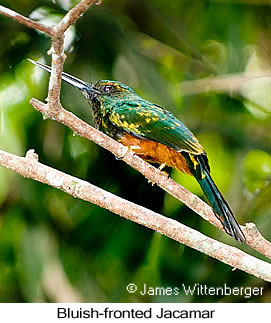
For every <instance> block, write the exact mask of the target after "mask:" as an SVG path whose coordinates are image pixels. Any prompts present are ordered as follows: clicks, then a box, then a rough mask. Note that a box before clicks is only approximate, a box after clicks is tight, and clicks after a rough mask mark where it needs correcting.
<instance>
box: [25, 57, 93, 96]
mask: <svg viewBox="0 0 271 323" xmlns="http://www.w3.org/2000/svg"><path fill="white" fill-rule="evenodd" d="M27 60H28V61H29V62H30V63H32V64H34V65H36V66H38V67H40V68H42V69H43V70H45V71H47V72H49V73H51V71H52V68H51V67H50V66H48V65H45V64H42V63H39V62H36V61H33V60H32V59H29V58H28V59H27ZM61 78H62V80H63V81H65V82H67V83H69V84H71V85H72V86H74V87H76V88H77V89H79V90H81V91H88V92H97V94H98V93H99V91H97V90H96V89H95V88H93V86H92V85H91V84H89V83H87V82H84V81H81V80H79V79H78V78H76V77H74V76H72V75H69V74H67V73H65V72H62V75H61Z"/></svg>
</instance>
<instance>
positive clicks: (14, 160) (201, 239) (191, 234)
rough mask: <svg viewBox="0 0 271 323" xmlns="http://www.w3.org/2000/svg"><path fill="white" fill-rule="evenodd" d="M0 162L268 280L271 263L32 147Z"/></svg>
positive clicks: (4, 154)
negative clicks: (45, 160)
mask: <svg viewBox="0 0 271 323" xmlns="http://www.w3.org/2000/svg"><path fill="white" fill-rule="evenodd" d="M0 165H2V166H4V167H6V168H8V169H10V170H13V171H15V172H17V173H18V174H20V175H22V176H24V177H27V178H32V179H34V180H36V181H39V182H41V183H44V184H48V185H50V186H53V187H55V188H57V189H60V190H62V191H64V192H66V193H68V194H70V195H72V196H73V197H75V198H80V199H82V200H84V201H88V202H91V203H93V204H96V205H99V206H100V207H103V208H105V209H107V210H109V211H111V212H113V213H115V214H118V215H120V216H121V217H124V218H126V219H128V220H131V221H133V222H136V223H138V224H141V225H143V226H145V227H148V228H151V229H153V230H155V231H157V232H159V233H161V234H163V235H165V236H167V237H169V238H171V239H173V240H175V241H177V242H179V243H183V244H185V245H187V246H189V247H191V248H193V249H195V250H198V251H200V252H202V253H205V254H207V255H209V256H211V257H213V258H215V259H218V260H220V261H222V262H224V263H225V264H228V265H230V266H232V267H234V268H238V269H240V270H243V271H245V272H247V273H249V274H252V275H254V276H256V277H258V278H260V279H263V280H266V281H269V282H271V264H269V263H267V262H264V261H262V260H259V259H257V258H255V257H253V256H250V255H248V254H246V253H244V252H243V251H241V250H239V249H237V248H234V247H231V246H228V245H226V244H223V243H221V242H218V241H216V240H214V239H211V238H209V237H206V236H204V235H203V234H202V233H200V232H198V231H196V230H194V229H191V228H189V227H187V226H185V225H183V224H181V223H179V222H177V221H175V220H173V219H170V218H166V217H164V216H162V215H161V214H158V213H155V212H153V211H150V210H148V209H146V208H144V207H142V206H139V205H136V204H134V203H132V202H129V201H127V200H125V199H123V198H120V197H118V196H116V195H114V194H112V193H109V192H107V191H105V190H103V189H101V188H99V187H96V186H94V185H92V184H90V183H88V182H86V181H83V180H81V179H78V178H76V177H73V176H70V175H68V174H65V173H63V172H60V171H58V170H55V169H53V168H51V167H48V166H46V165H43V164H41V163H39V162H38V156H37V155H36V154H35V153H34V150H30V151H28V152H27V154H26V157H25V158H23V157H18V156H15V155H12V154H9V153H7V152H4V151H1V150H0Z"/></svg>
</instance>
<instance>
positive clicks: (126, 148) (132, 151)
mask: <svg viewBox="0 0 271 323" xmlns="http://www.w3.org/2000/svg"><path fill="white" fill-rule="evenodd" d="M136 149H140V147H139V146H124V147H123V151H124V152H123V154H122V155H121V156H120V157H116V159H117V160H122V159H123V158H124V157H125V156H126V154H127V152H131V153H133V154H134V153H135V150H136Z"/></svg>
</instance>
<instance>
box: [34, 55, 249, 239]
mask: <svg viewBox="0 0 271 323" xmlns="http://www.w3.org/2000/svg"><path fill="white" fill-rule="evenodd" d="M30 61H31V60H30ZM31 62H32V63H33V64H35V65H37V66H39V67H41V68H43V69H45V70H46V71H48V72H50V71H51V68H50V67H49V66H46V65H43V64H40V63H37V62H34V61H31ZM62 79H63V80H64V81H66V82H68V83H69V84H71V85H73V86H75V87H76V88H78V89H80V90H81V91H82V93H83V95H84V96H85V98H86V99H87V100H88V102H89V103H90V105H91V108H92V114H93V119H94V123H95V126H96V127H97V128H98V129H99V130H101V131H103V132H105V133H106V134H107V135H109V136H110V137H112V138H114V139H116V140H119V141H120V142H122V139H123V138H124V137H125V136H127V135H130V136H132V138H136V139H140V140H139V143H140V144H141V145H142V147H143V146H144V145H145V143H146V142H149V143H150V145H149V147H150V149H153V148H151V147H153V143H155V144H156V143H158V144H159V145H162V146H159V147H160V148H161V147H162V151H163V153H165V154H168V156H167V158H168V159H167V160H169V163H167V164H168V165H169V164H171V165H176V159H177V160H178V162H179V164H178V165H180V163H181V164H182V163H184V165H181V166H183V167H179V168H178V169H180V170H181V171H184V170H186V172H187V173H189V174H191V175H193V176H194V177H195V178H196V180H197V181H198V182H199V184H200V186H201V188H202V190H203V191H204V193H205V195H206V197H207V199H208V201H209V203H210V204H211V206H212V207H213V210H214V213H215V215H216V216H217V217H218V218H219V220H220V221H221V223H222V224H223V226H224V228H225V230H226V232H227V233H228V234H230V235H231V236H233V237H234V238H235V239H236V240H238V241H241V242H243V241H245V237H244V235H243V233H242V231H241V229H240V227H239V225H238V223H237V221H236V220H235V218H234V216H233V213H232V211H231V210H230V207H229V206H228V204H227V203H226V201H225V199H224V198H223V196H222V194H221V193H220V191H219V190H218V188H217V186H216V185H215V183H214V181H213V180H212V178H211V175H210V167H209V163H208V159H207V155H206V153H205V151H204V149H203V148H202V146H201V145H200V143H199V142H198V140H197V139H196V137H195V136H194V135H193V134H192V132H191V131H190V130H189V129H188V128H187V127H186V126H185V125H184V124H183V123H182V122H181V121H179V120H178V119H177V118H176V117H175V116H174V115H173V114H172V113H170V112H169V111H167V110H165V109H164V108H162V107H160V106H158V105H156V104H153V103H151V102H149V101H147V100H144V99H143V98H141V97H140V96H139V95H137V94H136V93H135V91H134V90H132V89H131V88H130V87H128V86H127V85H125V84H122V83H120V82H117V81H109V80H102V81H98V82H97V83H96V84H94V85H92V84H89V83H87V82H84V81H81V80H79V79H77V78H75V77H74V76H71V75H69V74H66V73H62ZM133 140H134V139H133ZM142 147H141V148H142ZM154 147H156V146H155V145H154ZM163 147H164V148H163ZM155 149H157V148H155ZM163 149H164V150H163ZM172 151H173V152H174V153H173V155H174V156H173V155H172ZM155 152H156V150H154V151H152V154H153V153H155ZM159 154H160V155H159ZM159 154H158V150H157V156H159V158H158V157H157V158H153V159H154V160H155V161H159V162H160V160H161V159H163V158H161V149H160V152H159ZM154 157H155V156H154ZM147 160H149V159H147ZM174 167H176V166H174Z"/></svg>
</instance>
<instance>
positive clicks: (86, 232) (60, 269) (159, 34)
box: [0, 0, 271, 302]
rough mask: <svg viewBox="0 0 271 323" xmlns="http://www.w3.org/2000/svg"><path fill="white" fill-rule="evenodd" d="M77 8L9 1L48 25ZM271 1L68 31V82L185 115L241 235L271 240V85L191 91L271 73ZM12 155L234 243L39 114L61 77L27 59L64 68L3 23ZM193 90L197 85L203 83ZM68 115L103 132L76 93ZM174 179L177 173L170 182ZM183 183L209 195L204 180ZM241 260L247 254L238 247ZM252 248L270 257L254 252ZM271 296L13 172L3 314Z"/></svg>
mask: <svg viewBox="0 0 271 323" xmlns="http://www.w3.org/2000/svg"><path fill="white" fill-rule="evenodd" d="M76 2H77V1H72V0H70V1H64V0H55V1H49V0H47V1H46V0H35V1H34V0H27V1H25V0H17V1H13V0H6V1H2V4H3V5H5V6H7V7H9V8H11V9H13V10H16V11H18V12H19V13H21V14H23V15H26V16H30V17H32V18H33V19H37V20H39V21H42V22H44V23H47V24H53V23H55V22H56V21H58V20H59V19H60V18H61V17H62V16H63V15H64V14H65V13H66V11H67V10H68V9H69V8H70V7H71V6H72V5H74V4H75V3H76ZM270 15H271V6H270V5H268V3H267V1H263V0H258V1H249V0H248V1H245V0H243V1H241V0H240V1H238V0H228V1H227V0H224V1H222V0H220V1H218V0H217V1H215V0H205V1H204V0H202V1H187V0H180V1H166V0H149V1H144V0H121V1H113V0H104V3H103V4H102V5H101V6H92V7H91V8H90V10H89V11H88V12H87V13H86V14H85V15H84V16H83V17H82V18H81V19H80V20H79V21H78V23H77V25H76V26H75V27H73V28H71V29H70V30H69V32H68V35H67V39H66V43H65V48H66V52H67V55H68V57H67V60H66V63H65V67H64V69H65V71H66V72H68V73H71V74H73V75H75V76H77V77H79V78H81V79H84V80H86V81H96V80H98V79H117V80H120V81H122V82H125V83H127V84H129V85H130V86H131V87H133V88H135V90H136V91H137V92H138V93H139V94H141V95H142V96H144V97H145V98H147V99H149V100H152V101H154V102H156V103H158V104H160V105H163V106H165V107H166V108H167V109H169V110H171V111H172V112H173V113H175V114H176V115H177V116H178V117H179V118H180V119H181V120H183V121H184V122H185V123H186V125H187V126H188V127H189V128H190V129H191V130H192V131H193V132H194V133H195V134H196V135H197V136H198V138H199V139H200V141H201V143H202V145H203V146H204V147H205V149H206V151H207V152H208V156H209V159H210V164H211V169H212V174H213V177H214V179H215V181H216V182H217V184H218V186H219V187H220V188H221V190H222V192H223V193H224V194H225V197H226V198H227V200H228V202H229V204H230V205H231V206H232V208H233V210H234V211H235V213H236V216H237V218H238V220H239V222H241V223H244V222H247V221H253V222H255V223H256V224H257V226H258V228H259V229H260V231H261V232H262V233H263V235H264V236H265V237H266V238H267V239H270V238H271V234H270V231H271V230H270V229H271V216H270V215H271V211H270V209H271V199H270V195H271V182H270V179H271V141H270V135H271V131H270V121H271V118H270V112H271V91H270V88H271V83H270V77H269V78H260V79H255V80H253V81H251V82H246V83H244V84H242V86H241V87H240V90H239V91H238V92H231V90H230V89H228V90H226V91H225V92H224V93H214V92H213V93H208V91H207V89H206V91H202V93H200V94H197V95H190V96H188V95H185V93H182V90H181V82H182V81H186V80H196V79H200V78H203V77H212V76H219V75H222V74H228V73H243V72H253V71H266V70H268V69H269V70H270V69H271V54H270V53H271V20H270ZM0 27H1V37H0V55H1V61H0V149H3V150H6V151H9V152H11V153H14V154H18V155H24V154H25V152H26V151H27V150H28V149H30V148H34V149H35V151H36V152H37V153H38V154H39V157H40V161H41V162H43V163H45V164H47V165H50V166H52V167H54V168H56V169H60V170H62V171H64V172H67V173H69V174H72V175H74V176H77V177H80V178H82V179H85V180H88V181H90V182H91V183H93V184H95V185H98V186H99V187H102V188H104V189H106V190H108V191H110V192H113V193H115V194H117V195H119V196H122V197H123V198H126V199H128V200H130V201H133V202H135V203H138V204H140V205H143V206H145V207H147V208H150V209H152V210H154V211H157V212H160V213H162V214H165V215H166V216H169V217H172V218H175V219H177V220H179V221H182V222H183V223H185V224H187V225H189V226H192V227H194V228H196V229H197V230H200V231H201V232H203V233H205V234H207V235H210V236H212V237H214V238H216V239H220V240H223V241H225V242H226V243H231V244H234V245H237V243H235V242H234V241H233V239H232V238H230V237H228V236H227V235H226V234H224V233H223V232H219V231H218V230H216V229H215V228H214V227H212V226H211V225H209V224H208V223H206V222H205V221H203V220H201V219H200V217H199V216H197V215H196V214H194V213H193V212H192V211H190V210H189V209H188V208H186V207H185V206H184V205H182V204H181V203H180V202H179V201H176V200H175V199H173V198H172V197H170V196H168V195H167V194H165V193H164V192H163V191H162V190H161V189H159V188H157V187H156V186H152V185H150V184H148V183H147V181H146V180H145V179H144V178H143V177H142V175H140V174H139V173H137V172H136V171H135V170H133V169H131V168H130V167H128V166H127V165H125V164H124V163H123V162H121V161H118V160H116V159H115V158H114V156H112V155H111V154H110V153H109V152H107V151H104V150H103V149H101V148H100V147H98V146H96V145H95V144H93V143H91V142H88V141H87V140H85V139H82V138H79V137H77V136H74V135H73V133H72V132H71V130H70V129H67V128H65V127H64V126H62V125H60V124H58V123H56V122H54V121H51V120H43V119H42V116H41V115H40V114H39V113H38V112H37V111H35V110H34V109H33V108H32V106H31V105H30V104H29V99H30V98H31V97H37V98H39V99H44V98H45V96H46V92H47V81H48V75H47V74H46V73H44V72H42V71H40V70H38V69H36V68H35V67H34V66H32V65H31V64H30V63H28V62H27V61H26V60H25V59H26V58H27V57H30V58H33V59H41V60H42V61H45V62H47V63H49V64H50V57H49V56H48V55H47V51H48V49H49V48H50V39H49V38H48V37H46V36H45V35H43V34H42V33H39V32H37V31H35V30H31V29H29V28H27V27H25V26H23V25H20V24H18V23H16V22H14V21H12V20H10V19H8V18H6V17H0ZM191 86H193V83H191ZM62 103H63V105H64V106H65V107H66V108H67V109H70V110H71V111H73V112H74V113H75V114H77V115H78V116H79V117H81V118H82V119H84V120H86V121H87V122H89V123H92V120H91V114H90V108H89V106H88V104H87V103H86V102H85V100H84V99H83V98H82V97H81V95H80V93H78V92H77V91H76V90H75V89H71V88H70V87H69V86H68V85H66V84H63V89H62ZM168 171H169V172H170V170H168ZM171 175H172V177H173V178H175V179H176V180H178V181H179V182H180V183H181V184H183V185H184V186H186V187H187V188H188V189H189V190H191V191H193V192H195V193H196V194H198V195H200V196H202V192H201V191H200V189H199V187H198V185H197V183H196V182H195V181H194V179H193V178H191V177H189V176H185V175H182V174H179V173H177V172H176V171H171ZM238 247H240V246H239V245H238ZM240 248H242V249H244V250H246V251H248V252H249V253H251V254H254V255H256V252H252V251H251V250H250V249H249V248H246V247H245V246H241V247H240ZM131 282H133V283H136V284H138V286H139V287H141V286H142V284H144V283H146V284H147V285H149V286H165V287H179V288H181V286H182V284H183V283H184V284H186V285H194V284H195V283H200V284H207V285H208V286H223V284H224V283H226V284H228V285H229V286H252V287H253V286H263V287H264V295H263V296H262V297H260V296H259V297H253V298H247V299H245V298H244V297H238V296H224V297H223V296H220V297H214V296H197V295H194V296H185V295H184V293H183V292H182V293H181V294H180V295H178V296H146V295H145V296H142V295H140V294H138V293H136V294H129V293H128V292H127V291H126V288H125V286H126V285H127V284H128V283H131ZM270 300H271V288H270V285H268V284H267V283H264V282H263V281H261V280H259V279H256V278H255V277H253V276H250V275H248V274H245V273H243V272H240V271H232V269H231V268H230V267H229V266H226V265H224V264H222V263H220V262H219V261H216V260H214V259H211V258H208V257H207V256H205V255H203V254H200V253H199V252H196V251H194V250H192V249H190V248H188V247H185V246H182V245H179V244H178V243H176V242H174V241H171V240H169V239H168V238H166V237H164V236H161V235H159V234H157V233H154V232H153V231H151V230H149V229H146V228H144V227H141V226H139V225H137V224H134V223H132V222H129V221H126V220H124V219H122V218H119V217H118V216H115V215H113V214H111V213H110V212H108V211H105V210H103V209H101V208H99V207H97V206H94V205H90V204H88V203H86V202H83V201H79V200H75V199H74V198H72V197H71V196H68V195H66V194H64V193H63V192H60V191H58V190H55V189H53V188H51V187H47V186H45V185H42V184H40V183H36V182H34V181H32V180H29V179H24V178H21V177H20V176H19V175H17V174H14V173H12V172H10V171H8V170H6V169H3V168H0V301H2V302H47V301H48V302H54V301H62V302H64V301H89V302H120V301H122V302H128V301H149V302H155V301H162V302H190V301H191V302H216V301H219V302H235V301H236V302H243V301H244V302H256V301H260V302H269V301H270Z"/></svg>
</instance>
